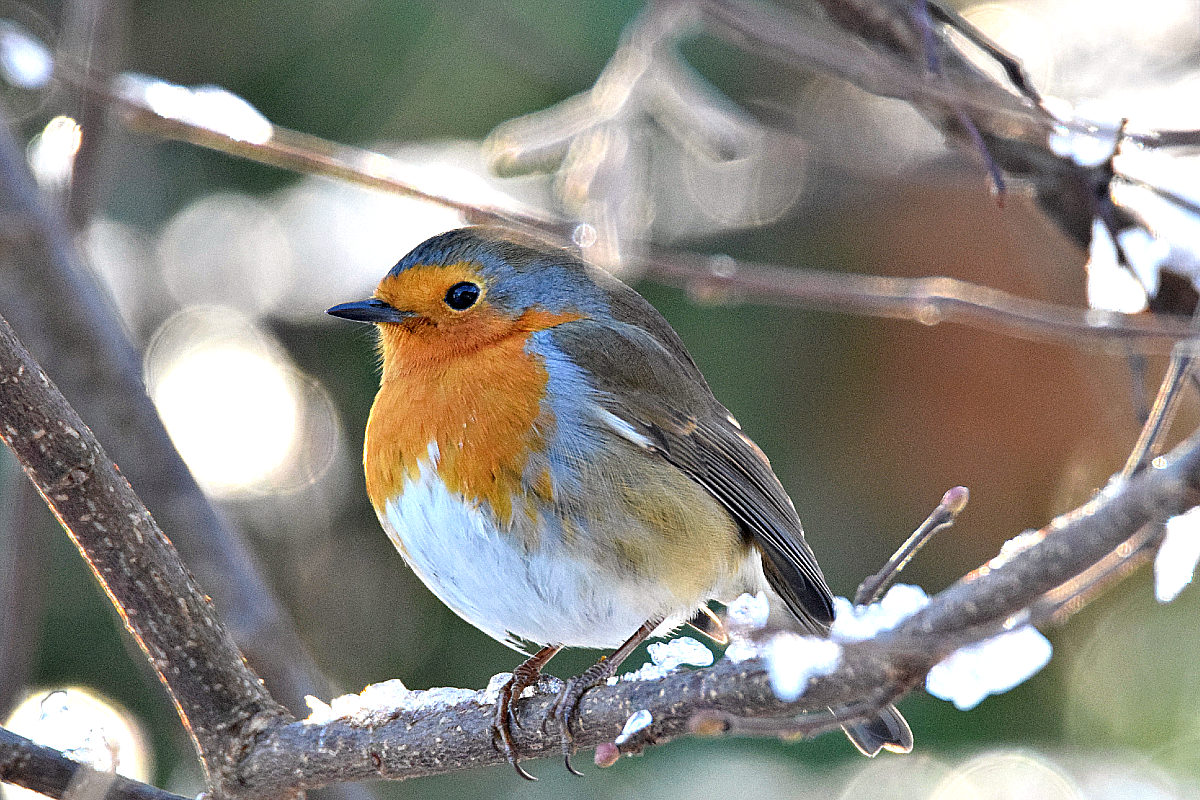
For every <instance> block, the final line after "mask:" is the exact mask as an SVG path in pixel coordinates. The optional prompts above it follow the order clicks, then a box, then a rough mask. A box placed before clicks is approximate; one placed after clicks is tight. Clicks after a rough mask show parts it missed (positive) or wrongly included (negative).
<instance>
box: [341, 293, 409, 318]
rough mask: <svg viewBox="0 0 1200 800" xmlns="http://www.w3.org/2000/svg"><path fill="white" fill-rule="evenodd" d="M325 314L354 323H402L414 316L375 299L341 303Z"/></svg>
mask: <svg viewBox="0 0 1200 800" xmlns="http://www.w3.org/2000/svg"><path fill="white" fill-rule="evenodd" d="M325 313H326V314H328V315H330V316H331V317H341V318H342V319H348V320H352V321H354V322H403V321H404V320H406V319H408V318H409V317H412V316H416V315H415V314H414V313H413V312H412V311H401V310H399V309H397V308H392V307H391V306H389V305H388V304H387V303H385V302H383V301H382V300H380V299H378V298H375V297H370V298H368V299H366V300H356V301H354V302H353V303H341V304H340V305H336V306H334V307H333V308H327V309H325Z"/></svg>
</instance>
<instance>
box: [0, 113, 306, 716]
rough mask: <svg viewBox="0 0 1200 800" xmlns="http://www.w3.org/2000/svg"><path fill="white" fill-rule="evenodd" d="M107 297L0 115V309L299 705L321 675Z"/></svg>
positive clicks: (237, 631)
mask: <svg viewBox="0 0 1200 800" xmlns="http://www.w3.org/2000/svg"><path fill="white" fill-rule="evenodd" d="M106 297H107V293H106V292H105V291H104V289H103V288H102V287H101V286H99V285H98V284H97V283H96V282H95V281H94V279H92V278H91V277H90V273H89V271H88V270H87V268H86V267H85V266H84V263H83V259H82V257H81V256H80V254H79V251H78V249H77V248H76V247H75V244H74V241H73V237H72V235H71V233H70V231H69V229H68V227H67V223H66V221H65V219H64V218H63V215H62V214H61V213H58V212H56V211H54V210H53V209H51V208H50V207H49V206H47V204H46V203H45V202H44V200H43V199H42V198H41V197H40V196H39V193H38V189H37V187H36V186H35V185H34V183H33V179H32V178H31V177H30V175H29V173H28V168H27V167H26V165H25V159H24V154H23V151H22V150H21V148H20V147H18V146H17V143H16V142H15V141H14V140H13V138H12V135H11V133H10V132H9V131H8V129H7V127H6V126H5V125H4V124H3V121H2V120H0V314H2V315H3V316H4V317H5V318H6V319H7V320H8V321H9V322H10V324H11V325H12V326H13V328H14V329H15V330H16V331H17V332H18V334H19V336H20V338H21V339H22V341H23V342H24V343H25V345H26V346H27V347H28V348H29V349H30V350H31V351H32V352H34V353H35V354H36V355H37V358H38V360H39V362H40V363H42V364H44V365H45V368H46V369H47V370H48V371H49V372H50V373H51V374H53V375H55V376H56V380H57V381H58V382H60V383H61V387H60V388H61V389H62V391H63V393H64V394H65V395H67V396H68V397H69V398H70V399H71V402H72V404H73V405H74V406H75V407H76V409H77V410H78V411H79V412H80V414H81V416H83V417H85V418H86V419H88V420H89V422H90V423H91V425H92V426H93V427H94V429H95V430H96V432H97V435H98V436H99V437H100V438H102V439H103V440H104V441H105V442H108V443H109V446H110V448H111V449H112V451H113V456H114V457H115V458H116V460H117V461H119V462H120V463H122V464H125V465H126V470H127V472H128V475H129V477H130V479H131V480H132V481H133V482H134V483H136V484H137V485H138V491H139V494H141V495H143V496H144V499H145V502H146V504H147V505H148V506H150V508H152V509H154V512H155V513H156V514H157V515H158V516H159V517H160V518H161V519H162V520H163V523H164V524H166V525H167V526H168V527H170V528H173V529H175V530H181V531H182V530H184V529H185V526H186V529H187V531H188V535H187V536H180V537H179V546H180V549H181V550H182V551H183V553H184V555H185V556H186V557H187V562H188V564H189V565H190V566H191V567H192V569H194V570H195V571H196V572H197V574H198V575H199V576H200V578H201V581H202V582H203V583H204V585H205V586H208V587H210V591H211V592H212V594H213V596H214V597H215V598H216V600H217V603H218V604H219V605H220V606H221V608H222V611H223V612H224V614H225V618H226V620H227V621H228V624H229V625H230V627H231V628H232V630H233V632H234V635H235V637H236V638H237V640H238V642H239V644H241V645H242V646H243V647H244V648H245V650H246V652H247V653H248V654H249V656H250V657H251V659H252V661H253V663H254V665H255V667H256V668H257V669H259V670H260V671H261V673H262V674H263V676H264V677H265V678H266V679H267V680H268V682H269V684H270V685H271V688H272V689H273V690H274V691H275V692H276V693H277V694H278V695H279V697H280V698H281V699H283V700H284V702H287V703H294V704H295V705H296V706H297V707H299V706H300V705H301V703H302V701H303V697H304V695H305V694H309V693H312V692H313V691H321V690H322V689H323V688H324V687H325V685H326V683H325V680H324V678H323V677H322V676H321V675H320V673H319V671H318V670H317V668H316V666H315V665H314V664H313V662H312V660H311V658H309V656H308V654H307V651H306V650H305V648H304V646H303V644H302V643H301V641H300V638H299V635H298V634H297V633H296V629H295V626H294V625H293V624H292V621H291V619H290V618H289V617H288V615H287V613H286V612H285V611H284V610H283V608H282V607H281V606H280V604H279V603H278V601H277V600H276V599H275V598H274V596H273V595H272V593H271V591H270V589H269V587H268V586H267V584H266V582H265V580H264V578H263V576H262V573H261V571H259V570H258V569H257V567H256V559H255V558H254V556H253V554H252V553H251V551H250V548H249V545H248V544H247V543H246V542H245V540H243V539H242V538H241V537H240V536H239V534H238V532H237V531H236V530H235V529H233V528H232V527H231V526H230V525H229V524H228V523H226V522H225V521H224V520H222V519H221V517H219V516H218V515H217V514H216V512H215V511H214V510H213V508H212V505H211V504H210V503H209V502H208V499H207V498H206V497H205V496H204V493H203V492H202V491H201V490H200V487H199V486H198V485H197V484H196V481H195V478H193V477H192V474H191V472H190V471H189V470H188V468H187V466H186V465H185V464H184V463H183V459H182V458H181V457H180V455H179V453H178V452H177V451H176V450H175V446H174V445H173V444H172V443H171V439H170V437H169V436H168V435H167V432H166V430H165V429H164V428H163V425H162V421H161V420H160V419H159V417H158V412H157V411H156V410H155V408H154V404H153V403H152V402H151V401H150V398H149V397H148V396H147V395H146V388H145V385H144V384H143V383H142V361H141V356H140V355H138V353H137V352H135V350H134V348H133V346H132V345H131V344H130V342H129V339H128V338H127V337H126V335H125V333H124V330H123V328H122V325H121V322H120V320H118V319H117V317H116V314H115V311H114V310H113V308H112V306H111V304H110V303H107V302H105V298H106ZM64 320H70V323H69V324H65V323H64Z"/></svg>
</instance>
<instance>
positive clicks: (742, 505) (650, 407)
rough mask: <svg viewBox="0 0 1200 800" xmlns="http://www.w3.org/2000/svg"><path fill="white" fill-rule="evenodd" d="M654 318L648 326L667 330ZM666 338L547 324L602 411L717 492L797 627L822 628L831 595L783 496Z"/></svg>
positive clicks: (613, 326) (585, 324) (628, 329)
mask: <svg viewBox="0 0 1200 800" xmlns="http://www.w3.org/2000/svg"><path fill="white" fill-rule="evenodd" d="M630 293H631V294H632V292H630ZM635 297H636V295H635ZM623 299H624V301H625V302H626V303H628V302H629V300H628V298H623ZM643 302H644V301H643ZM646 309H648V310H649V313H651V314H654V315H655V316H656V317H657V312H655V311H653V309H651V308H650V306H649V305H646ZM658 319H659V320H660V322H661V325H659V326H656V329H661V328H665V329H666V330H667V331H670V328H669V327H666V322H665V321H661V318H658ZM660 335H661V334H660ZM670 337H671V341H668V342H663V341H660V339H659V338H657V337H656V336H654V335H651V333H649V332H648V331H647V330H646V329H645V328H644V327H643V326H640V325H639V326H635V325H629V324H624V323H621V322H617V323H605V324H601V323H599V322H596V321H594V320H581V321H578V322H572V323H569V324H566V325H561V326H559V327H557V328H555V329H553V340H554V343H555V344H556V345H557V346H558V347H559V348H560V349H561V350H563V351H564V352H565V353H566V354H567V355H568V356H569V357H570V358H571V359H572V360H573V361H574V362H575V363H576V364H578V365H580V366H582V367H584V368H585V369H586V370H587V372H588V374H589V377H590V380H591V382H592V384H593V386H594V387H595V388H596V389H597V390H598V391H599V393H600V401H599V402H600V403H601V404H602V405H603V407H604V408H605V410H607V411H609V412H610V413H612V414H613V415H615V416H616V417H618V418H619V419H621V420H622V421H624V422H625V423H627V424H628V425H629V426H630V427H631V428H632V429H633V430H634V431H635V432H636V433H637V434H639V435H641V436H643V437H645V439H646V440H648V441H649V442H650V449H651V450H653V451H654V452H655V453H657V454H658V455H659V456H661V457H662V458H664V459H665V460H667V461H668V462H670V463H671V464H673V465H675V466H676V467H678V468H679V469H680V470H682V471H683V472H684V473H685V474H687V475H688V476H689V477H690V478H692V479H693V480H695V481H696V482H697V483H699V484H700V485H701V486H703V487H704V488H705V489H707V490H708V491H709V492H711V493H712V495H713V496H714V497H715V498H717V500H718V501H719V502H720V503H721V504H722V505H723V506H724V507H725V508H726V509H727V510H728V511H729V513H730V514H731V515H732V516H733V518H734V519H735V520H736V521H737V523H738V525H739V527H740V528H741V529H742V531H743V532H744V534H745V535H746V536H747V537H748V538H749V539H750V540H751V541H752V542H753V543H754V544H755V545H756V546H757V547H758V548H759V550H760V551H761V552H762V554H763V556H764V559H763V570H764V572H765V574H766V577H767V580H768V581H769V582H770V584H771V587H772V588H773V589H774V590H775V591H776V592H777V593H778V594H779V595H780V596H781V597H782V598H783V600H784V602H785V603H786V604H787V606H788V608H789V609H790V610H791V612H792V613H793V614H794V615H795V616H796V618H797V619H798V620H799V621H800V622H801V623H803V624H804V626H805V627H806V628H807V629H809V630H811V631H812V632H814V633H824V632H825V631H826V630H827V629H828V626H829V623H830V622H831V621H832V619H833V605H832V596H831V594H830V591H829V588H828V587H827V586H826V584H825V579H824V577H823V576H822V575H821V569H820V567H819V566H817V559H816V556H814V555H813V552H812V549H811V548H810V547H809V546H808V543H807V542H806V541H805V540H804V531H803V529H802V528H801V526H800V519H799V517H797V516H796V511H795V509H794V508H793V506H792V502H791V500H790V499H789V498H788V496H787V493H786V492H785V491H784V489H783V486H781V485H780V483H779V479H778V478H776V477H775V473H774V472H772V470H771V465H770V463H769V462H768V461H767V458H766V456H765V455H763V453H762V451H761V450H760V449H759V448H758V447H757V446H756V445H755V444H754V443H753V442H752V441H750V439H749V438H748V437H747V436H746V435H745V434H743V433H742V432H741V430H740V429H739V428H738V427H737V424H736V423H735V422H734V421H733V418H732V417H731V416H730V415H729V412H728V411H726V410H725V408H724V407H723V406H722V405H721V404H720V403H718V402H717V401H716V399H715V398H713V396H712V392H711V391H710V390H709V388H708V385H707V384H706V383H705V382H704V379H703V378H702V377H701V376H700V373H699V371H698V370H697V369H696V366H695V365H694V364H693V363H692V361H691V359H690V358H689V357H688V356H687V353H686V351H684V350H683V347H682V344H680V343H679V342H678V339H677V337H675V336H674V332H673V331H671V332H670Z"/></svg>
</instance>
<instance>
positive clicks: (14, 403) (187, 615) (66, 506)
mask: <svg viewBox="0 0 1200 800" xmlns="http://www.w3.org/2000/svg"><path fill="white" fill-rule="evenodd" d="M0 439H3V441H4V442H5V444H7V445H8V446H9V447H10V448H11V449H12V451H13V452H14V453H15V454H16V456H17V458H18V460H19V461H20V462H21V465H22V467H24V469H25V472H26V474H27V475H29V478H30V480H31V481H33V484H34V485H35V486H36V487H37V490H38V492H39V493H41V495H42V498H43V499H44V500H45V501H46V504H47V505H48V506H50V509H51V511H53V512H54V515H55V517H57V518H58V521H59V523H61V524H62V526H63V528H64V529H65V530H66V532H67V533H68V534H69V535H70V537H71V540H72V541H73V542H74V543H75V545H76V547H77V548H78V549H79V551H80V553H81V554H82V555H83V557H84V559H85V560H86V561H87V562H88V566H90V567H91V569H92V572H93V574H94V575H95V576H96V579H97V580H98V581H100V585H101V586H102V587H103V588H104V591H105V592H106V593H107V594H108V596H109V599H110V600H111V601H112V603H113V605H114V606H115V607H116V609H117V611H118V612H120V614H121V620H122V621H123V622H124V623H125V627H126V628H127V629H128V630H129V632H130V633H131V634H133V636H134V638H135V639H136V640H137V642H138V644H139V645H140V646H141V648H142V650H143V651H144V652H145V654H146V657H147V658H148V659H149V660H150V664H151V665H152V666H153V667H154V669H155V671H156V672H158V676H159V678H160V679H161V680H162V682H163V684H164V685H165V686H166V687H167V690H168V691H169V692H170V694H171V698H172V699H173V700H174V701H175V706H176V708H177V709H178V711H179V715H180V717H181V718H182V720H183V723H184V725H185V726H186V727H187V729H188V731H189V733H191V735H192V740H193V742H194V743H195V745H196V750H197V752H198V753H199V755H200V760H201V763H202V765H203V766H204V769H205V772H206V777H207V779H208V785H209V786H210V787H211V788H212V789H213V790H214V791H215V792H216V793H217V795H218V796H219V797H226V796H233V795H235V794H236V786H234V785H233V784H232V783H231V772H232V770H233V767H234V765H235V764H236V761H237V760H238V758H239V757H240V756H241V754H242V752H243V751H244V748H245V747H247V746H248V744H249V743H250V742H252V741H253V738H254V736H255V735H256V734H257V733H258V732H259V731H261V730H263V729H264V728H266V727H268V726H270V725H272V724H275V723H277V722H278V721H279V720H282V719H290V715H288V713H287V711H286V710H284V708H283V707H282V706H280V705H279V704H278V703H277V702H275V700H274V699H273V698H272V697H271V696H270V694H268V693H267V690H266V689H265V688H264V687H263V685H262V682H261V681H260V680H259V679H258V677H257V676H256V675H255V674H254V673H253V672H251V671H250V668H249V667H248V666H246V663H245V660H244V659H243V658H242V654H241V653H240V652H239V651H238V649H237V646H236V645H235V644H234V643H233V640H232V639H231V638H230V636H229V633H228V631H226V629H225V626H224V624H223V623H222V622H221V620H220V618H219V617H217V614H216V611H215V610H214V609H213V606H212V603H211V601H209V599H208V597H207V596H206V595H205V594H204V592H203V591H202V590H201V589H200V587H199V586H198V585H197V583H196V581H195V579H194V578H193V577H192V576H191V574H190V573H189V572H188V571H187V568H186V567H184V566H183V563H182V562H181V561H180V560H179V554H178V553H177V552H175V548H174V546H173V545H172V544H171V542H170V541H169V540H168V539H167V537H166V536H165V535H164V534H163V532H162V530H160V529H159V527H158V525H157V524H156V523H155V522H154V520H153V518H151V516H150V512H149V511H147V510H146V507H145V506H144V505H142V502H141V500H140V499H139V498H138V497H137V495H136V494H134V492H133V489H132V488H131V487H130V486H129V482H128V481H126V480H125V478H124V477H123V476H122V475H121V474H120V473H119V472H118V471H117V468H116V465H115V464H113V463H112V460H111V459H109V457H108V455H107V454H106V453H105V452H104V450H103V448H101V446H100V443H99V442H98V441H96V437H95V436H94V435H93V434H92V432H91V431H90V430H88V428H87V426H86V425H84V423H83V420H82V419H80V418H79V415H78V414H77V413H75V410H74V409H73V408H71V406H70V405H68V403H67V401H66V398H64V397H63V396H62V393H61V392H59V391H58V388H57V387H56V386H55V385H54V384H53V383H51V381H50V379H49V378H47V377H46V375H45V373H43V372H42V370H41V368H40V367H39V366H38V364H37V362H35V361H34V360H33V358H32V357H31V356H30V355H29V353H28V352H26V351H25V348H24V347H22V346H21V343H20V342H19V341H17V338H16V336H15V334H13V332H12V329H11V328H10V327H9V326H8V323H7V322H5V321H4V320H3V319H0ZM259 794H260V795H262V794H263V793H261V792H260V793H259Z"/></svg>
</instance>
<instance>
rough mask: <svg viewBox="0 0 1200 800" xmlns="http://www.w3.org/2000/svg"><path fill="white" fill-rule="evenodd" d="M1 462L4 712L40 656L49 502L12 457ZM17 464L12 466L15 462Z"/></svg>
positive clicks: (0, 703)
mask: <svg viewBox="0 0 1200 800" xmlns="http://www.w3.org/2000/svg"><path fill="white" fill-rule="evenodd" d="M3 462H4V463H3V464H0V717H2V716H4V715H7V714H8V713H9V712H10V711H11V710H12V709H13V707H14V706H15V705H16V703H17V702H18V701H19V700H20V699H21V693H22V692H24V691H25V688H26V681H27V680H28V678H29V673H30V669H31V667H32V666H33V662H34V659H35V658H36V657H37V651H38V638H39V635H40V633H41V627H42V626H41V624H40V623H41V612H42V608H43V605H44V604H45V593H46V591H45V587H46V586H47V585H48V582H47V581H46V580H45V579H44V578H45V574H46V570H47V564H46V563H45V555H46V551H47V547H46V544H47V543H46V541H45V537H44V536H42V535H41V533H42V530H41V529H42V528H43V527H45V523H46V520H47V517H46V511H45V507H44V506H43V505H42V501H41V499H40V498H38V496H37V494H36V493H35V492H34V491H33V488H32V487H31V486H29V484H28V482H27V481H26V480H25V476H24V475H22V474H21V473H20V472H19V471H18V470H17V468H16V462H15V461H10V460H9V459H8V458H4V459H3ZM10 464H11V466H9V465H10Z"/></svg>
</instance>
